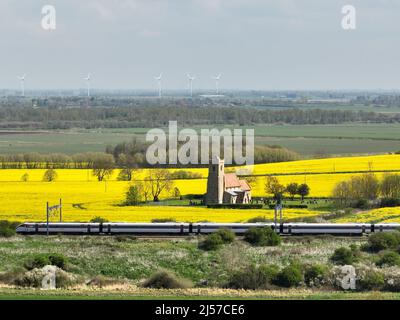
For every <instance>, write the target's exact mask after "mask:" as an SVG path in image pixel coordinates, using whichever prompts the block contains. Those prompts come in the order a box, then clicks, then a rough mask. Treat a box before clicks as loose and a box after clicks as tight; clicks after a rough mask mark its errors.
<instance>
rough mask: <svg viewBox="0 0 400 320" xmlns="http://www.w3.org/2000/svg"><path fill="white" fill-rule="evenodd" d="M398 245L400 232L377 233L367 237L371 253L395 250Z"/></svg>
mask: <svg viewBox="0 0 400 320" xmlns="http://www.w3.org/2000/svg"><path fill="white" fill-rule="evenodd" d="M399 244H400V232H397V231H395V232H378V233H374V234H371V235H370V236H369V237H368V248H369V250H371V251H373V252H378V251H381V250H386V249H396V248H397V247H398V246H399Z"/></svg>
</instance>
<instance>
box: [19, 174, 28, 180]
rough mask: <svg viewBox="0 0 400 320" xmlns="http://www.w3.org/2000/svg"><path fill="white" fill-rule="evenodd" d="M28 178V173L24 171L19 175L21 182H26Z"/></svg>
mask: <svg viewBox="0 0 400 320" xmlns="http://www.w3.org/2000/svg"><path fill="white" fill-rule="evenodd" d="M28 180H29V174H27V173H24V174H23V175H22V177H21V181H23V182H27V181H28Z"/></svg>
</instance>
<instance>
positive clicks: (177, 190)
mask: <svg viewBox="0 0 400 320" xmlns="http://www.w3.org/2000/svg"><path fill="white" fill-rule="evenodd" d="M180 196H181V191H180V190H179V188H178V187H175V188H174V198H180Z"/></svg>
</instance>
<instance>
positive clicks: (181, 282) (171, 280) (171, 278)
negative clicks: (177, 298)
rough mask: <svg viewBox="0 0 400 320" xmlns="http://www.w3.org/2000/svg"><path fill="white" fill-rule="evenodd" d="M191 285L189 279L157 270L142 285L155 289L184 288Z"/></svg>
mask: <svg viewBox="0 0 400 320" xmlns="http://www.w3.org/2000/svg"><path fill="white" fill-rule="evenodd" d="M192 286H193V284H192V283H191V281H190V280H187V279H181V278H178V277H176V276H175V275H174V274H173V273H171V272H169V271H158V272H156V273H154V274H153V275H151V276H150V278H149V279H147V280H146V281H145V282H144V283H143V287H145V288H155V289H185V288H190V287H192Z"/></svg>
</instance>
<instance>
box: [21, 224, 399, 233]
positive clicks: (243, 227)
mask: <svg viewBox="0 0 400 320" xmlns="http://www.w3.org/2000/svg"><path fill="white" fill-rule="evenodd" d="M252 227H257V228H262V227H270V228H272V229H273V230H275V231H276V232H277V233H278V234H281V235H322V234H330V235H348V236H351V235H355V236H357V235H359V236H360V235H364V234H370V233H375V232H386V231H394V230H396V229H400V224H398V223H387V224H386V223H377V224H370V223H281V224H274V223H111V222H110V223H108V222H107V223H64V222H60V223H49V224H48V225H47V224H46V223H23V224H21V225H19V226H18V227H17V228H16V232H17V233H18V234H22V235H34V234H39V235H40V234H42V235H43V234H52V235H55V234H70V235H138V236H151V235H155V236H187V235H203V234H205V235H206V234H210V233H212V232H215V231H217V230H218V229H222V228H226V229H230V230H232V231H233V232H234V233H235V234H236V235H243V234H244V233H245V232H246V231H247V230H248V229H249V228H252Z"/></svg>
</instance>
